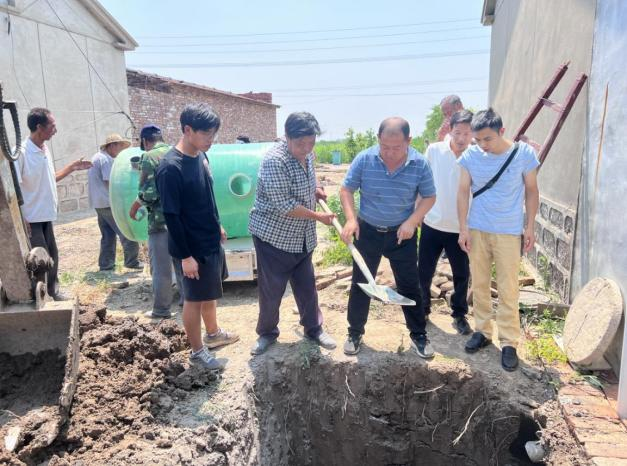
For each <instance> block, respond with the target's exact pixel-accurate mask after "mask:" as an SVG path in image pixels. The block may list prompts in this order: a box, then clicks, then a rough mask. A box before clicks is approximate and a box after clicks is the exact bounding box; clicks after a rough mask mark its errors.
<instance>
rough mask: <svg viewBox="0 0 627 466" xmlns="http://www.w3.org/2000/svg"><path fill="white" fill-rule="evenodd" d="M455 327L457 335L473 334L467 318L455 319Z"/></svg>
mask: <svg viewBox="0 0 627 466" xmlns="http://www.w3.org/2000/svg"><path fill="white" fill-rule="evenodd" d="M453 327H455V330H457V333H459V334H461V335H469V334H470V333H471V332H472V329H471V328H470V325H469V324H468V319H466V317H465V316H462V317H455V320H453Z"/></svg>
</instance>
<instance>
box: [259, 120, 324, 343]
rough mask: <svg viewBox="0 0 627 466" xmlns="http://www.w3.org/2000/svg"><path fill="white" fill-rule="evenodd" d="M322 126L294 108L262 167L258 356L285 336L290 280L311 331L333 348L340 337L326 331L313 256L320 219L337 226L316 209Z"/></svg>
mask: <svg viewBox="0 0 627 466" xmlns="http://www.w3.org/2000/svg"><path fill="white" fill-rule="evenodd" d="M319 134H320V126H319V125H318V121H317V120H316V119H315V117H314V116H313V115H311V114H310V113H306V112H299V113H292V114H291V115H290V116H288V117H287V120H286V122H285V141H281V142H279V143H277V145H275V146H274V147H273V148H272V149H270V150H269V151H268V153H267V154H266V156H265V157H264V159H263V161H262V162H261V167H260V169H259V178H258V182H257V194H256V198H255V203H254V205H253V208H252V210H251V212H250V224H249V231H250V233H251V234H252V235H253V242H254V244H255V251H256V254H257V274H258V284H259V320H258V322H257V334H258V335H259V339H258V340H257V342H256V343H255V345H254V346H253V348H252V350H251V353H252V354H253V355H257V354H261V353H263V352H265V351H266V350H267V349H268V347H269V346H270V345H272V344H273V343H274V342H275V341H276V339H277V338H278V336H279V327H278V324H279V307H280V305H281V299H282V298H283V293H284V292H285V287H286V286H287V282H288V281H289V282H290V286H291V287H292V292H293V293H294V298H295V300H296V305H297V307H298V312H299V313H300V323H301V324H302V325H303V327H304V331H305V335H306V336H307V337H308V338H310V339H311V340H313V341H315V342H317V343H318V344H319V345H320V346H322V347H323V348H327V349H333V348H335V346H336V345H335V341H334V340H333V338H331V336H330V335H329V334H327V333H326V332H324V331H323V330H322V313H321V312H320V307H319V306H318V292H317V291H316V279H315V275H314V269H313V263H312V261H311V256H312V254H313V250H314V248H315V247H316V243H317V241H316V221H319V222H322V223H324V224H325V225H331V222H332V221H333V214H326V213H323V212H316V199H317V198H320V197H321V198H326V196H325V195H324V192H323V191H322V188H317V187H316V173H315V170H314V156H313V153H312V151H313V147H314V144H315V143H316V136H317V135H319Z"/></svg>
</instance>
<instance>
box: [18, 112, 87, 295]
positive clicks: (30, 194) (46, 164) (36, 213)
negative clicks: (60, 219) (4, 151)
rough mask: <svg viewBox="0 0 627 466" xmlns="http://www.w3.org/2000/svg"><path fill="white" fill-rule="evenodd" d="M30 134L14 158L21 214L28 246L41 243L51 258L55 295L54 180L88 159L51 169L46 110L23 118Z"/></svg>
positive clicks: (51, 127) (52, 129)
mask: <svg viewBox="0 0 627 466" xmlns="http://www.w3.org/2000/svg"><path fill="white" fill-rule="evenodd" d="M27 124H28V129H29V130H30V136H29V137H28V138H26V140H25V141H24V143H23V144H22V146H21V153H20V156H19V159H18V160H17V163H16V164H17V167H16V168H17V177H18V182H19V184H20V188H21V190H22V197H23V198H24V204H23V205H22V216H23V217H24V221H25V223H26V227H27V231H28V233H29V235H30V242H31V246H33V247H36V246H40V247H43V248H44V249H46V250H47V251H48V254H49V255H50V257H51V258H52V260H53V261H54V265H53V267H52V269H51V270H50V271H49V272H48V294H49V295H50V296H52V297H53V298H54V299H61V297H60V296H59V283H58V278H57V274H58V267H59V266H58V264H59V252H58V250H57V244H56V241H55V238H54V231H53V227H52V222H54V221H55V220H56V219H57V205H58V196H57V182H58V181H61V180H62V179H63V178H65V177H66V176H68V175H69V174H71V173H72V172H74V171H76V170H86V169H88V168H90V167H91V162H87V161H83V159H82V158H80V159H78V160H75V161H74V162H71V163H70V164H69V165H66V166H65V167H63V168H62V169H60V170H58V171H55V168H54V161H53V159H52V155H51V154H50V152H49V150H48V147H47V146H46V141H49V140H50V139H51V138H52V136H54V135H55V134H56V132H57V127H56V122H55V119H54V116H53V115H52V113H50V110H48V109H45V108H33V109H32V110H31V111H30V112H29V113H28V118H27Z"/></svg>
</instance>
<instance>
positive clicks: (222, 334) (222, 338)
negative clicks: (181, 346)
mask: <svg viewBox="0 0 627 466" xmlns="http://www.w3.org/2000/svg"><path fill="white" fill-rule="evenodd" d="M238 340H239V335H237V334H236V333H230V332H226V331H224V330H222V329H221V328H219V329H218V331H217V332H216V333H215V334H213V335H209V334H208V333H205V336H204V337H203V339H202V341H203V342H204V343H205V345H207V348H209V349H214V348H219V347H220V346H225V345H230V344H231V343H235V342H236V341H238Z"/></svg>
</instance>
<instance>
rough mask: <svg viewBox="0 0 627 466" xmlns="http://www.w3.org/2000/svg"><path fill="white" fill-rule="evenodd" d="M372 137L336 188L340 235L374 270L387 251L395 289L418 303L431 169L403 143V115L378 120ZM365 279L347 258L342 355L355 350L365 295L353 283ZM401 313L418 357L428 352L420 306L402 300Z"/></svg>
mask: <svg viewBox="0 0 627 466" xmlns="http://www.w3.org/2000/svg"><path fill="white" fill-rule="evenodd" d="M378 138H379V144H377V145H375V146H372V147H370V148H369V149H366V150H364V151H363V152H361V153H359V154H358V155H357V157H355V160H353V163H352V164H351V166H350V168H349V170H348V173H347V174H346V178H345V179H344V183H343V184H342V187H341V189H340V198H341V201H342V207H343V209H344V213H345V214H346V224H345V225H344V229H343V231H342V239H343V240H344V241H345V242H346V243H349V242H350V241H352V240H353V237H354V238H355V247H356V248H357V249H358V250H359V252H360V253H361V254H362V256H363V257H364V260H365V261H366V264H367V265H368V268H369V269H370V271H371V272H372V274H373V275H374V276H376V274H377V269H378V268H379V263H380V262H381V256H385V257H387V258H388V259H389V261H390V265H391V266H392V272H393V273H394V280H395V281H396V286H397V290H398V292H399V293H400V294H402V295H403V296H406V297H407V298H409V299H413V300H414V301H416V303H420V286H419V281H418V266H417V261H418V253H417V234H416V231H417V228H418V226H420V224H421V223H422V219H423V218H424V216H425V214H426V213H427V212H428V211H429V209H430V208H431V207H432V206H433V204H435V185H434V182H433V174H432V173H431V168H430V167H429V164H428V162H427V160H426V159H425V158H424V157H423V156H422V154H420V153H419V152H418V151H416V150H415V149H414V148H412V147H410V146H409V144H410V142H411V136H410V135H409V123H407V121H405V120H404V119H402V118H398V117H393V118H387V119H385V120H383V122H382V123H381V125H380V126H379V134H378ZM356 191H359V193H360V201H359V217H357V215H356V213H355V205H354V193H355V192H356ZM418 196H420V200H419V201H418V202H416V199H417V198H418ZM365 281H366V279H365V277H364V275H363V274H362V273H361V271H360V270H359V267H357V265H356V264H355V263H353V279H352V285H351V290H350V297H349V299H348V324H349V327H348V339H347V340H346V344H345V345H344V353H345V354H348V355H353V354H357V353H358V352H359V349H360V346H361V339H362V336H363V334H364V331H365V325H366V321H367V320H368V310H369V307H370V298H369V297H368V296H367V295H366V294H365V293H364V292H363V291H362V290H361V288H360V287H359V286H358V285H357V284H358V283H363V282H365ZM403 313H404V314H405V322H406V323H407V328H408V329H409V334H410V337H411V345H412V347H413V348H414V350H415V351H416V353H418V355H419V356H421V357H423V358H431V357H433V354H434V353H433V348H432V347H431V344H430V343H429V340H428V338H427V331H426V320H425V314H424V310H423V309H422V306H420V304H417V305H415V306H403Z"/></svg>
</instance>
